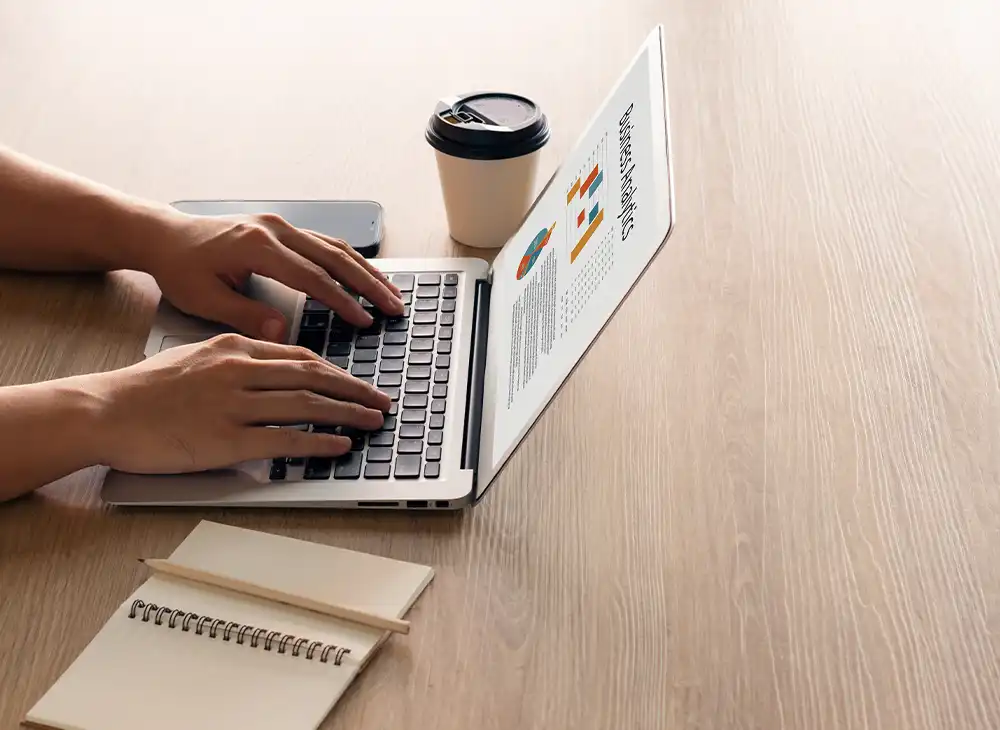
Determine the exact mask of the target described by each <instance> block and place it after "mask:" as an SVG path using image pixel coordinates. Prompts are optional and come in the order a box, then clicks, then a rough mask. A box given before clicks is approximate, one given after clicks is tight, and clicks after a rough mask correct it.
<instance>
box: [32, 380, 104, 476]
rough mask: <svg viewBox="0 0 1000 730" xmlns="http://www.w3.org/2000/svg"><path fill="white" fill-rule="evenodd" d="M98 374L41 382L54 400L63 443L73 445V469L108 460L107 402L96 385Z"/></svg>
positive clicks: (70, 452)
mask: <svg viewBox="0 0 1000 730" xmlns="http://www.w3.org/2000/svg"><path fill="white" fill-rule="evenodd" d="M99 377H100V376H99V375H83V376H79V377H74V378H65V379H63V380H55V381H51V382H48V383H42V384H40V385H41V387H44V388H46V390H47V391H48V396H49V397H50V398H52V399H53V401H54V402H55V404H56V405H55V407H54V409H53V410H54V412H56V413H57V414H58V420H59V423H60V428H59V429H58V430H59V431H61V432H62V433H63V434H66V437H65V441H64V444H69V445H72V446H71V447H70V449H69V455H70V458H71V460H72V461H73V462H75V463H74V464H73V468H74V469H83V468H86V467H90V466H98V465H103V464H106V463H107V458H108V448H107V445H108V444H107V442H108V441H109V438H108V431H109V429H108V424H107V418H106V412H107V410H108V408H107V402H106V398H105V397H103V395H102V394H101V391H100V390H99V389H98V388H97V387H95V386H96V384H97V383H96V382H95V381H96V380H97V379H98V378H99Z"/></svg>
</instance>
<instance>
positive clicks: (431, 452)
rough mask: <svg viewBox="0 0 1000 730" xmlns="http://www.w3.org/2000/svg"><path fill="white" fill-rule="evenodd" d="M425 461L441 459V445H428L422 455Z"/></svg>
mask: <svg viewBox="0 0 1000 730" xmlns="http://www.w3.org/2000/svg"><path fill="white" fill-rule="evenodd" d="M424 458H426V459H427V461H441V447H440V446H428V447H427V453H426V454H425V455H424Z"/></svg>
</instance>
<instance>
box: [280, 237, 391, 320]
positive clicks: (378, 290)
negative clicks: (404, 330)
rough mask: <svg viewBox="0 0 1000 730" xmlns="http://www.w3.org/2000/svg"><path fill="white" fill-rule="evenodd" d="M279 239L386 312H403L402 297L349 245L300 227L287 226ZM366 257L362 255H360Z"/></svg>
mask: <svg viewBox="0 0 1000 730" xmlns="http://www.w3.org/2000/svg"><path fill="white" fill-rule="evenodd" d="M277 235H278V240H279V241H281V242H282V243H283V244H285V245H286V246H287V247H288V248H290V249H291V250H292V251H294V252H295V253H297V254H299V255H300V256H303V257H304V258H307V259H309V260H310V261H315V262H316V263H317V264H319V265H320V266H322V267H323V268H324V269H325V270H326V271H328V272H329V273H330V275H331V276H332V277H334V278H335V279H336V280H337V281H339V282H340V283H341V284H343V285H344V286H346V287H348V288H349V289H351V291H354V292H357V293H358V294H361V295H362V296H363V297H365V299H367V300H368V301H370V302H371V303H372V304H374V305H375V306H376V307H378V308H379V309H380V310H382V311H383V312H385V313H386V314H395V315H399V314H402V313H403V300H402V299H400V298H399V297H398V296H396V295H395V294H393V293H392V291H390V290H389V287H387V286H386V285H385V284H384V283H383V282H382V280H381V279H379V278H377V277H376V276H375V275H374V274H373V273H372V272H371V271H370V270H369V269H368V268H367V267H365V266H364V265H363V264H361V263H359V262H358V261H357V260H356V259H355V258H354V256H352V255H351V253H352V252H351V250H350V246H347V245H346V244H344V247H343V248H341V247H339V246H336V245H330V244H329V243H327V242H326V241H325V240H323V239H320V238H317V237H316V236H313V235H311V234H309V233H306V232H305V231H300V230H299V229H298V228H292V227H289V228H286V229H284V230H281V231H279V232H278V234H277ZM359 258H361V260H362V261H363V260H364V259H363V257H360V256H359Z"/></svg>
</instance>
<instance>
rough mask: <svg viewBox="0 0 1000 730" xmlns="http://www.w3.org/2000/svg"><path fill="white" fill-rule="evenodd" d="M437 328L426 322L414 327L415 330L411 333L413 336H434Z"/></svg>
mask: <svg viewBox="0 0 1000 730" xmlns="http://www.w3.org/2000/svg"><path fill="white" fill-rule="evenodd" d="M435 329H436V328H435V327H433V326H432V325H426V324H423V325H418V326H416V327H414V328H413V332H411V333H410V335H411V336H413V337H414V338H417V337H419V338H424V337H433V336H434V330H435Z"/></svg>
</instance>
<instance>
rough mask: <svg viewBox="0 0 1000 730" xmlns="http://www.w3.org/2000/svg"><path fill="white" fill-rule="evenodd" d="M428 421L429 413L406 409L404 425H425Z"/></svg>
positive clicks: (403, 419)
mask: <svg viewBox="0 0 1000 730" xmlns="http://www.w3.org/2000/svg"><path fill="white" fill-rule="evenodd" d="M426 420H427V411H409V410H406V409H404V410H403V416H402V421H403V423H423V422H424V421H426Z"/></svg>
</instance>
